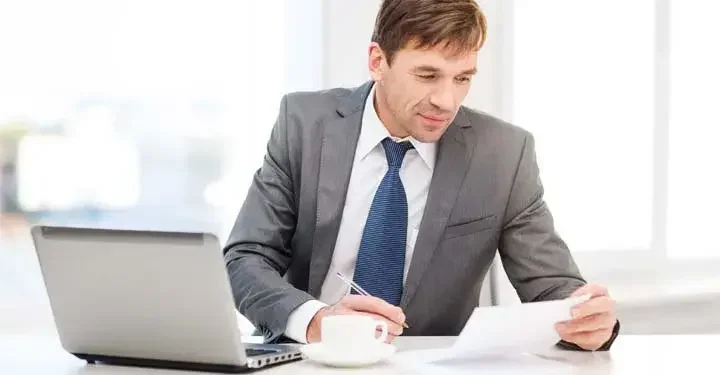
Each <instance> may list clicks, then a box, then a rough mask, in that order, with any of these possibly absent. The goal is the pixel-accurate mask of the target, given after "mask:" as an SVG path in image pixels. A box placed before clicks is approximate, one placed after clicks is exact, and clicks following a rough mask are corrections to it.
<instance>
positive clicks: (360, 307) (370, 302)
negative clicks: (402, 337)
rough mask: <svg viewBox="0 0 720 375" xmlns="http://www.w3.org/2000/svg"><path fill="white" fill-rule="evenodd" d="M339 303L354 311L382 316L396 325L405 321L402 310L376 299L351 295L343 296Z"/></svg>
mask: <svg viewBox="0 0 720 375" xmlns="http://www.w3.org/2000/svg"><path fill="white" fill-rule="evenodd" d="M340 303H341V304H343V305H345V306H347V307H348V308H350V309H352V310H355V311H365V312H370V313H375V314H378V315H382V316H383V317H385V319H387V320H390V321H392V322H395V323H397V324H402V323H403V322H404V321H405V314H404V313H403V311H402V309H400V308H399V307H397V306H394V305H391V304H389V303H387V302H385V301H384V300H382V299H380V298H377V297H371V296H360V295H356V294H351V295H348V296H345V297H344V298H343V299H342V300H341V301H340Z"/></svg>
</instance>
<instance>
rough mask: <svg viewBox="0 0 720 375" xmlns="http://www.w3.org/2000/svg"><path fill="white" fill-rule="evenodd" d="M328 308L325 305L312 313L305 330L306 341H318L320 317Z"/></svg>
mask: <svg viewBox="0 0 720 375" xmlns="http://www.w3.org/2000/svg"><path fill="white" fill-rule="evenodd" d="M329 309H330V308H329V307H327V306H326V307H323V308H321V309H320V310H318V311H317V312H316V313H315V315H313V317H312V319H310V324H308V328H307V332H306V333H305V340H306V342H308V343H313V342H318V341H320V338H321V337H320V329H321V322H322V318H323V317H325V315H327V313H328V310H329Z"/></svg>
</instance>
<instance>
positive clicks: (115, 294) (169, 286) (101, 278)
mask: <svg viewBox="0 0 720 375" xmlns="http://www.w3.org/2000/svg"><path fill="white" fill-rule="evenodd" d="M31 232H32V236H33V240H34V242H35V250H36V253H37V256H38V260H39V262H40V268H41V271H42V276H43V278H44V281H45V286H46V289H47V294H48V297H49V299H50V306H51V309H52V313H53V316H54V319H55V324H56V327H57V331H58V334H59V337H60V342H61V344H62V346H63V348H64V349H65V350H66V351H67V352H69V353H71V354H73V355H75V356H77V357H78V358H81V359H83V360H86V361H88V363H96V362H97V363H107V364H113V365H124V366H140V367H159V368H171V369H184V370H196V371H210V372H250V371H253V370H255V369H259V368H263V367H267V366H272V365H277V364H280V363H287V362H290V361H294V360H298V359H301V358H302V355H301V353H300V351H299V348H298V346H296V345H279V344H278V345H270V344H245V343H243V342H242V337H241V333H240V331H239V329H238V326H237V320H236V315H235V307H234V305H233V299H232V294H231V292H230V284H229V281H228V276H227V272H226V271H225V266H224V262H223V259H222V252H221V248H220V244H219V242H218V240H217V238H216V237H215V236H213V235H211V234H206V233H170V232H151V231H131V230H107V229H87V228H65V227H48V226H37V227H34V228H33V229H32V231H31Z"/></svg>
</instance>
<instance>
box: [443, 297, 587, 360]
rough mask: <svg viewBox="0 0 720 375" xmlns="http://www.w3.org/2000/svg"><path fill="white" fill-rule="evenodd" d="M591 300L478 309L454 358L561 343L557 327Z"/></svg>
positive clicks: (574, 298) (579, 299)
mask: <svg viewBox="0 0 720 375" xmlns="http://www.w3.org/2000/svg"><path fill="white" fill-rule="evenodd" d="M588 299H590V296H589V295H583V296H578V297H571V298H567V299H563V300H556V301H543V302H532V303H523V304H517V305H507V306H490V307H478V308H476V309H475V311H473V314H472V315H471V316H470V319H469V320H468V322H467V323H466V324H465V327H464V328H463V330H462V332H460V335H459V336H458V339H457V341H456V342H455V344H454V345H453V346H452V348H451V352H452V357H463V356H471V357H472V356H475V355H477V354H481V353H488V352H507V351H514V352H519V351H534V350H543V349H547V348H549V347H551V346H553V345H555V344H556V343H557V342H558V341H559V340H560V336H559V335H558V334H557V331H556V330H555V324H556V323H558V322H561V321H566V320H570V319H572V315H571V310H572V308H573V307H574V306H575V305H577V304H580V303H582V302H585V301H587V300H588Z"/></svg>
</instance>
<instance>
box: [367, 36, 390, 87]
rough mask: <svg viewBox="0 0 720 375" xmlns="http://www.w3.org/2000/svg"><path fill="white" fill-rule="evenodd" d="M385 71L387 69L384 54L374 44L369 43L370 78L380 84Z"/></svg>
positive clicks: (378, 46) (377, 45)
mask: <svg viewBox="0 0 720 375" xmlns="http://www.w3.org/2000/svg"><path fill="white" fill-rule="evenodd" d="M385 69H387V60H386V58H385V52H383V50H382V48H380V45H379V44H377V43H376V42H372V43H370V47H368V70H369V71H370V76H371V77H372V79H373V80H374V81H376V82H382V80H383V76H384V74H383V73H384V72H385Z"/></svg>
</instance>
